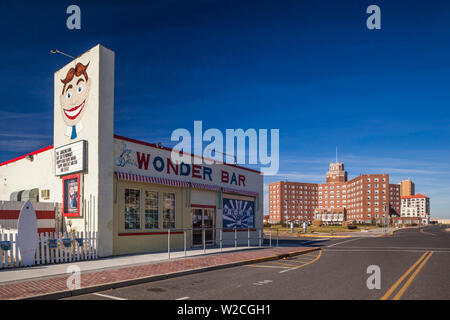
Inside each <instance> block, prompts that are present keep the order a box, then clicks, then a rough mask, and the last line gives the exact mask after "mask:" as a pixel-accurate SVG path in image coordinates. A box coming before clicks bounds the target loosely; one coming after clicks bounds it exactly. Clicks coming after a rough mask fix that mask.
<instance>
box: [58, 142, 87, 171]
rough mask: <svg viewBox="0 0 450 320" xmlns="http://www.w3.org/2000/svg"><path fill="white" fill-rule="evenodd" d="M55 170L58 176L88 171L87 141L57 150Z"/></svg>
mask: <svg viewBox="0 0 450 320" xmlns="http://www.w3.org/2000/svg"><path fill="white" fill-rule="evenodd" d="M55 169H56V175H57V176H62V175H66V174H70V173H75V172H80V171H84V170H86V141H84V140H81V141H78V142H74V143H71V144H67V145H65V146H62V147H59V148H57V149H55Z"/></svg>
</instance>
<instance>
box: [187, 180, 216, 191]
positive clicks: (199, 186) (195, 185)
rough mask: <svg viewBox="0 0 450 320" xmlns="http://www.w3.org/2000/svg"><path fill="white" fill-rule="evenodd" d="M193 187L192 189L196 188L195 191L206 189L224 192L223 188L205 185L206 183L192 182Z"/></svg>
mask: <svg viewBox="0 0 450 320" xmlns="http://www.w3.org/2000/svg"><path fill="white" fill-rule="evenodd" d="M191 185H192V188H194V189H206V190H213V191H220V190H222V188H221V187H218V186H212V185H209V184H204V183H196V182H191Z"/></svg>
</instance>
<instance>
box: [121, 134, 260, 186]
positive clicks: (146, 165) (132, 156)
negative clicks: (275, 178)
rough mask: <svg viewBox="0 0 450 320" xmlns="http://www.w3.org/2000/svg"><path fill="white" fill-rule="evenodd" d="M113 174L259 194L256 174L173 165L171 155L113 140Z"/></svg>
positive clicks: (225, 167) (221, 166)
mask: <svg viewBox="0 0 450 320" xmlns="http://www.w3.org/2000/svg"><path fill="white" fill-rule="evenodd" d="M114 166H115V168H114V169H115V171H116V172H120V173H125V174H132V175H138V176H149V177H155V178H164V179H173V180H179V181H186V182H189V183H196V184H201V185H203V186H205V185H206V186H215V187H219V188H220V187H227V188H232V189H236V190H239V191H253V192H259V191H260V190H259V189H258V188H259V186H260V180H262V176H261V175H260V174H259V172H256V171H251V170H248V169H243V168H236V167H233V166H228V165H224V164H212V165H208V164H195V163H184V162H182V163H175V162H174V161H172V159H171V151H170V150H167V149H166V150H165V149H162V148H157V147H148V146H143V145H139V144H135V143H128V142H127V141H124V140H120V139H116V140H115V157H114Z"/></svg>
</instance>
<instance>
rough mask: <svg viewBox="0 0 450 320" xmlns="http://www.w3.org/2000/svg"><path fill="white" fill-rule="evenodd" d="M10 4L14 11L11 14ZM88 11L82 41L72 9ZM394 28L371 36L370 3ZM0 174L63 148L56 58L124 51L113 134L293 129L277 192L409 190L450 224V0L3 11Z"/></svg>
mask: <svg viewBox="0 0 450 320" xmlns="http://www.w3.org/2000/svg"><path fill="white" fill-rule="evenodd" d="M11 3H12V2H11ZM71 4H77V5H79V6H80V8H81V30H68V29H67V28H66V19H67V17H68V15H67V14H66V8H67V7H68V6H69V5H71ZM371 4H377V5H378V6H380V8H381V27H382V29H381V30H368V29H367V28H366V19H367V17H368V15H367V14H366V13H365V12H366V8H367V6H369V5H371ZM0 10H1V12H2V19H1V20H0V35H1V41H2V42H1V47H2V50H0V61H1V67H0V70H1V71H0V73H1V77H0V97H1V100H0V119H2V120H1V121H0V162H2V161H5V160H8V159H11V158H14V157H16V156H19V155H22V154H23V153H26V152H30V151H33V150H36V149H39V148H42V147H45V146H48V145H51V144H52V130H53V126H52V115H53V73H54V72H55V71H56V70H58V69H59V68H61V67H62V66H63V65H65V64H66V63H67V62H68V60H67V58H66V57H64V56H59V55H51V54H49V50H50V49H53V48H57V49H59V50H61V51H64V52H67V53H69V54H71V55H74V56H78V55H79V54H81V53H83V52H84V51H86V50H87V49H89V48H91V47H93V46H94V45H96V44H97V43H101V44H103V45H105V46H106V47H108V48H110V49H112V50H114V51H115V52H116V90H115V132H116V133H117V134H120V135H124V136H129V137H132V138H136V139H143V140H147V141H151V142H162V143H163V144H164V145H167V146H171V145H173V143H172V142H170V134H171V132H172V131H173V130H174V129H176V128H187V129H192V128H193V121H194V120H202V121H203V126H204V128H205V129H206V128H219V129H221V130H223V132H225V129H226V128H243V129H247V128H256V129H259V128H267V129H271V128H278V129H280V171H279V174H278V175H277V176H273V177H265V183H266V184H267V183H269V182H272V181H277V180H280V179H283V180H284V179H288V180H291V181H303V182H323V181H324V180H325V173H326V171H327V170H328V163H329V162H330V161H333V160H334V158H335V147H336V146H337V147H338V148H339V150H340V151H339V154H340V156H339V160H343V161H344V162H345V166H346V169H347V171H348V172H349V178H353V177H356V176H358V175H359V174H361V173H389V174H390V177H391V178H390V179H391V183H392V182H394V183H396V182H399V181H400V180H402V179H406V178H411V179H412V180H413V181H414V182H415V183H416V191H417V192H421V193H424V194H426V195H429V196H430V197H431V205H432V215H434V216H440V217H447V218H449V217H450V210H449V209H448V208H449V204H450V201H449V194H450V170H449V169H450V142H449V141H450V124H449V123H450V121H449V120H450V111H449V102H450V90H449V82H450V81H449V76H450V59H449V56H450V55H449V54H450V37H449V33H450V4H449V3H448V1H424V0H420V1H414V0H408V1H400V0H396V1H393V0H391V1H356V0H353V1H351V0H345V1H344V0H330V1H312V0H311V1H300V0H297V1H264V0H259V1H242V0H241V1H234V0H227V1H211V0H208V1H207V0H202V1H200V0H198V1H197V0H191V1H171V0H165V1H150V2H147V1H146V2H144V1H135V2H133V1H127V2H125V1H123V2H119V1H96V2H95V3H92V1H90V2H88V1H75V2H72V1H70V2H69V1H54V2H46V1H39V2H38V3H28V2H26V3H25V2H23V3H22V2H15V3H13V4H6V3H4V2H2V4H0Z"/></svg>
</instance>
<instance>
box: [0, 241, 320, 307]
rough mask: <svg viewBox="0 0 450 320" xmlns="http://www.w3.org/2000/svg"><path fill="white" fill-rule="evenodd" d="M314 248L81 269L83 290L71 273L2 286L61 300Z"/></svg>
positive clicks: (8, 291)
mask: <svg viewBox="0 0 450 320" xmlns="http://www.w3.org/2000/svg"><path fill="white" fill-rule="evenodd" d="M314 250H318V248H306V247H283V248H270V249H258V250H251V251H240V252H233V253H220V254H213V255H208V256H200V257H195V258H183V259H177V260H172V261H165V262H159V263H152V264H147V265H139V266H130V267H122V268H117V269H111V270H101V271H93V272H88V273H83V271H82V270H81V272H82V273H81V288H80V289H75V290H72V291H70V290H69V289H68V288H67V284H66V282H67V279H68V277H69V276H70V275H69V274H68V275H67V276H59V277H53V278H46V279H40V280H33V281H23V282H16V283H11V284H6V285H2V286H0V299H10V300H11V299H23V298H32V297H35V298H39V297H40V298H51V299H57V298H62V297H69V296H72V295H78V294H85V293H89V292H95V291H101V290H106V289H109V288H114V287H120V286H126V285H133V284H137V283H143V282H150V281H156V280H162V279H167V278H169V277H175V276H180V275H183V274H189V273H195V272H202V271H208V270H214V269H220V268H225V267H232V266H238V265H243V264H250V263H257V262H260V261H266V260H274V259H279V258H280V257H282V256H286V255H298V254H302V253H306V252H310V251H314ZM72 264H76V263H72ZM68 266H69V264H68ZM37 272H38V271H37Z"/></svg>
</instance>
